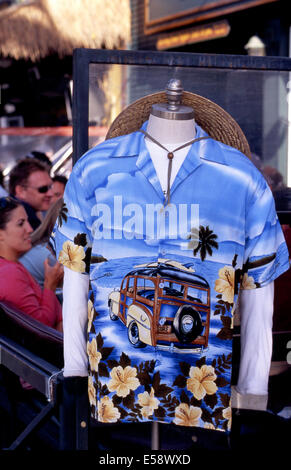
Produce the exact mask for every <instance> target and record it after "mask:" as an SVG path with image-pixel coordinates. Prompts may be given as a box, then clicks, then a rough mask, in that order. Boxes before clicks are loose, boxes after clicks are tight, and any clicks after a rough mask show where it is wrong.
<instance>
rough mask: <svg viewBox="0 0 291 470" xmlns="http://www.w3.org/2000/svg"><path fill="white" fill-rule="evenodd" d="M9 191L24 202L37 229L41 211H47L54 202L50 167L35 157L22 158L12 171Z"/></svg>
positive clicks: (30, 220)
mask: <svg viewBox="0 0 291 470" xmlns="http://www.w3.org/2000/svg"><path fill="white" fill-rule="evenodd" d="M9 191H10V194H11V195H12V196H14V197H16V198H17V199H18V200H19V201H20V202H21V203H22V204H23V206H24V208H25V210H26V212H27V215H28V221H29V223H30V225H31V226H32V228H33V230H35V229H36V228H37V227H38V226H39V225H40V224H41V219H40V217H39V213H41V212H43V211H47V210H48V208H49V207H50V205H51V203H52V196H53V192H52V180H51V177H50V175H49V168H47V167H46V166H45V165H44V164H42V163H41V162H39V161H38V160H36V159H33V158H25V159H23V160H20V161H19V162H18V163H17V165H16V166H15V167H14V168H13V169H12V171H11V173H10V177H9Z"/></svg>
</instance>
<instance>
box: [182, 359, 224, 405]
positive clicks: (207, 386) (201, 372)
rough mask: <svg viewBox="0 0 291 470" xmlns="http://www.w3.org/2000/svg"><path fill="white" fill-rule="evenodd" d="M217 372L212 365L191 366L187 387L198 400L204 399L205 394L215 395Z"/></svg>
mask: <svg viewBox="0 0 291 470" xmlns="http://www.w3.org/2000/svg"><path fill="white" fill-rule="evenodd" d="M215 379H216V374H215V372H214V369H213V367H212V366H207V365H203V366H202V367H201V368H200V369H199V367H191V368H190V379H188V380H187V389H188V390H190V392H192V393H193V395H194V397H195V398H196V399H197V400H202V398H203V397H205V395H206V394H207V395H213V394H214V393H216V391H217V385H216V384H215V383H214V380H215Z"/></svg>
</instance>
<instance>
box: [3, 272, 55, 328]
mask: <svg viewBox="0 0 291 470" xmlns="http://www.w3.org/2000/svg"><path fill="white" fill-rule="evenodd" d="M24 269H25V268H22V269H21V267H19V266H17V265H16V266H15V268H13V272H11V271H10V272H9V273H7V276H5V279H3V280H2V281H3V282H2V288H3V284H4V283H5V289H4V292H5V297H4V298H5V299H6V301H7V302H11V303H13V305H15V306H16V307H17V308H19V309H20V310H21V311H22V312H24V313H26V314H27V315H29V316H30V317H32V318H35V320H38V321H39V322H41V323H44V324H45V325H47V326H50V327H52V328H54V327H55V326H56V324H57V323H58V321H60V320H61V318H62V313H61V312H62V309H61V305H60V303H59V302H58V300H57V298H56V296H55V293H54V292H53V291H52V290H49V289H44V290H41V288H40V287H39V286H38V285H36V286H35V289H34V288H33V285H32V284H31V282H30V279H29V276H28V274H27V275H26V273H25V271H24ZM5 280H6V281H7V282H5ZM35 282H36V281H35ZM56 302H58V303H56Z"/></svg>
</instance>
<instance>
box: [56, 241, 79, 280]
mask: <svg viewBox="0 0 291 470" xmlns="http://www.w3.org/2000/svg"><path fill="white" fill-rule="evenodd" d="M84 258H85V251H84V248H83V247H82V246H79V245H75V244H74V243H73V242H71V241H66V242H65V243H64V244H63V248H62V250H61V251H60V254H59V262H60V263H62V264H63V265H64V266H67V268H70V269H72V271H77V272H78V273H84V272H85V268H86V264H85V262H84V261H83V259H84Z"/></svg>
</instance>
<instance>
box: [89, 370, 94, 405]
mask: <svg viewBox="0 0 291 470" xmlns="http://www.w3.org/2000/svg"><path fill="white" fill-rule="evenodd" d="M88 395H89V402H90V405H92V406H95V405H96V390H95V387H94V382H93V377H92V376H90V375H89V377H88Z"/></svg>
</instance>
